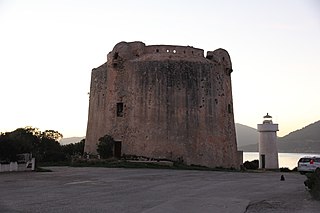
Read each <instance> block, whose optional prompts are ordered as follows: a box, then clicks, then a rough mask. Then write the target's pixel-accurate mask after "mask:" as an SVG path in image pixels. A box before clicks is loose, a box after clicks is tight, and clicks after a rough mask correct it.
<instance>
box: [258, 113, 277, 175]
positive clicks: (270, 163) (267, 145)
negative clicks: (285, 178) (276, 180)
mask: <svg viewBox="0 0 320 213" xmlns="http://www.w3.org/2000/svg"><path fill="white" fill-rule="evenodd" d="M263 119H264V120H263V123H262V124H258V132H259V133H260V134H259V168H260V169H278V168H279V162H278V148H277V131H278V130H279V129H278V124H274V123H272V117H271V116H270V115H269V114H268V113H267V115H266V116H264V117H263Z"/></svg>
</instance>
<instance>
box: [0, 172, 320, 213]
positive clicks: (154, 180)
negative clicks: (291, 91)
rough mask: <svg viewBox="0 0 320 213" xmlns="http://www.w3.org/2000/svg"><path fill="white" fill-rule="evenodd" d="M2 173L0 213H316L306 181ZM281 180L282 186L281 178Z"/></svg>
mask: <svg viewBox="0 0 320 213" xmlns="http://www.w3.org/2000/svg"><path fill="white" fill-rule="evenodd" d="M50 169H52V171H53V172H15V173H2V174H0V212H68V213H71V212H130V213H132V212H144V213H150V212H153V213H155V212H232V213H234V212H241V213H244V212H247V213H249V212H301V213H302V212H304V213H305V212H307V213H308V212H310V213H312V212H319V209H320V202H319V201H314V200H312V199H311V197H310V195H309V193H308V192H307V191H306V189H305V186H304V184H303V182H304V180H305V179H306V177H305V176H303V175H300V174H299V173H280V172H259V173H243V172H213V171H187V170H165V169H120V168H72V167H52V168H50ZM282 174H283V175H284V176H285V181H280V176H281V175H282Z"/></svg>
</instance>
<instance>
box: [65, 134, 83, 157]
mask: <svg viewBox="0 0 320 213" xmlns="http://www.w3.org/2000/svg"><path fill="white" fill-rule="evenodd" d="M84 144H85V139H82V140H81V141H80V142H78V143H70V144H66V145H63V146H62V151H63V153H64V154H65V155H66V156H67V157H68V158H70V157H71V156H72V155H80V156H82V155H83V151H84Z"/></svg>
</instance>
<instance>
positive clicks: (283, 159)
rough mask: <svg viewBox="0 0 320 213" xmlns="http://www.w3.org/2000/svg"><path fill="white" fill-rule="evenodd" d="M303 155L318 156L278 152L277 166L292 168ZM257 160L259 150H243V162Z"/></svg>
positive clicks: (304, 154)
mask: <svg viewBox="0 0 320 213" xmlns="http://www.w3.org/2000/svg"><path fill="white" fill-rule="evenodd" d="M304 156H320V154H314V153H312V154H310V153H279V154H278V158H279V168H282V167H283V168H284V167H287V168H289V169H293V168H295V167H297V166H298V161H299V159H300V158H302V157H304ZM253 160H259V152H243V162H245V161H253Z"/></svg>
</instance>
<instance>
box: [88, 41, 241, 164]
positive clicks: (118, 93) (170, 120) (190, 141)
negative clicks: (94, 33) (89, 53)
mask: <svg viewBox="0 0 320 213" xmlns="http://www.w3.org/2000/svg"><path fill="white" fill-rule="evenodd" d="M231 72H232V66H231V60H230V57H229V54H228V53H227V51H225V50H223V49H218V50H215V51H209V52H208V53H207V56H206V58H205V57H204V56H203V50H201V49H197V48H193V47H189V46H188V47H182V46H172V45H170V46H169V45H153V46H145V44H144V43H142V42H131V43H126V42H120V43H118V44H117V45H116V46H115V47H114V49H113V50H112V52H110V53H109V54H108V60H107V62H106V63H105V64H103V65H101V66H100V67H98V68H96V69H93V71H92V77H91V88H90V103H89V117H88V127H87V135H86V144H85V152H87V153H96V144H97V142H98V139H99V138H100V137H102V136H104V135H105V134H109V135H111V136H113V138H114V139H115V140H116V141H121V153H122V154H132V155H138V156H146V157H152V158H166V159H170V160H177V159H183V161H184V162H185V163H186V164H196V165H203V166H208V167H227V168H230V167H234V168H238V166H239V165H238V162H237V145H236V136H235V127H234V118H233V105H232V91H231V77H230V74H231ZM119 107H120V111H121V112H119Z"/></svg>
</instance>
